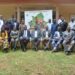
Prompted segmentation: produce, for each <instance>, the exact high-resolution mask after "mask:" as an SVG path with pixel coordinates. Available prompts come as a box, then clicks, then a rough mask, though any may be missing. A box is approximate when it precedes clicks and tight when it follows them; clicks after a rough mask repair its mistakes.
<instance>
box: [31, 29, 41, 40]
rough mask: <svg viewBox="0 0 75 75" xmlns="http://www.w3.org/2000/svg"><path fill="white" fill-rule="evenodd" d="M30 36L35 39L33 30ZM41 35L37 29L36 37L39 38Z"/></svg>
mask: <svg viewBox="0 0 75 75" xmlns="http://www.w3.org/2000/svg"><path fill="white" fill-rule="evenodd" d="M31 37H32V38H33V39H35V30H34V31H32V33H31ZM41 37H42V35H41V32H40V31H39V30H37V38H38V39H39V38H41Z"/></svg>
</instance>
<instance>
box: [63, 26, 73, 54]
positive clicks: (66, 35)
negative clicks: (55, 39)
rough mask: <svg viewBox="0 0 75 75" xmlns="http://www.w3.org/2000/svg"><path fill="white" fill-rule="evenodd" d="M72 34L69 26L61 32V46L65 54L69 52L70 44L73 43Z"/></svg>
mask: <svg viewBox="0 0 75 75" xmlns="http://www.w3.org/2000/svg"><path fill="white" fill-rule="evenodd" d="M73 34H74V33H73V32H72V31H71V29H70V27H67V30H66V31H65V32H64V34H63V39H64V41H63V47H64V51H65V53H66V54H67V55H68V54H70V53H71V49H72V46H73V45H74V37H73Z"/></svg>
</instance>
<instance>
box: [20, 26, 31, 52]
mask: <svg viewBox="0 0 75 75" xmlns="http://www.w3.org/2000/svg"><path fill="white" fill-rule="evenodd" d="M30 36H31V35H30V31H29V30H28V29H27V26H26V25H25V27H24V29H23V30H22V31H21V32H20V44H21V49H22V51H26V49H27V45H28V42H29V40H30Z"/></svg>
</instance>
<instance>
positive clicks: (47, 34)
mask: <svg viewBox="0 0 75 75" xmlns="http://www.w3.org/2000/svg"><path fill="white" fill-rule="evenodd" d="M50 36H51V34H50V31H49V30H48V26H47V27H45V30H44V31H43V45H44V49H47V48H48V46H49V43H50Z"/></svg>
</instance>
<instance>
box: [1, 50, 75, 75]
mask: <svg viewBox="0 0 75 75" xmlns="http://www.w3.org/2000/svg"><path fill="white" fill-rule="evenodd" d="M0 75H75V54H74V53H73V54H72V55H70V56H66V55H65V54H64V52H57V53H52V52H51V51H37V52H36V51H32V50H28V51H27V52H22V51H20V50H19V51H16V52H13V51H10V52H9V53H3V52H0Z"/></svg>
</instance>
